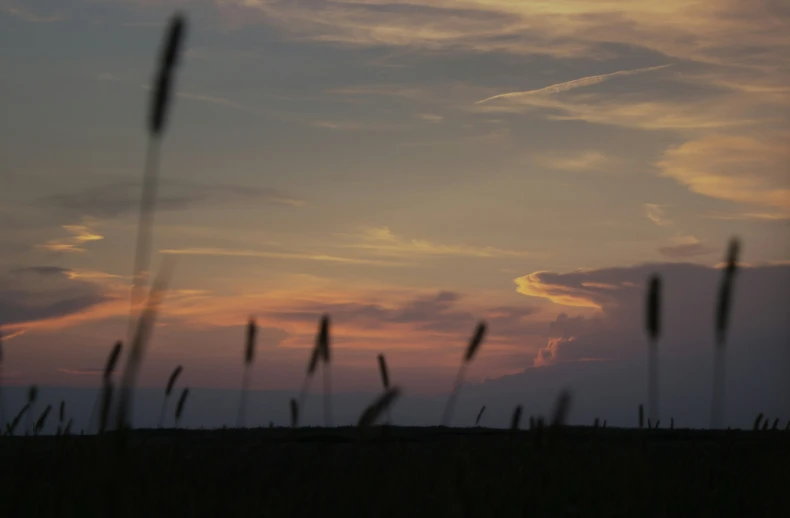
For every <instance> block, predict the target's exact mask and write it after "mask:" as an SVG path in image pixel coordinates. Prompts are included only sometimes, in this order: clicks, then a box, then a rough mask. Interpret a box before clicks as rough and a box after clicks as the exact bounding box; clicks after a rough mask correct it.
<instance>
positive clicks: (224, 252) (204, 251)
mask: <svg viewBox="0 0 790 518" xmlns="http://www.w3.org/2000/svg"><path fill="white" fill-rule="evenodd" d="M159 253H162V254H170V255H205V256H225V257H257V258H261V259H285V260H299V261H320V262H329V263H339V264H367V265H373V266H405V264H404V263H401V262H395V261H384V260H378V259H363V258H354V257H339V256H334V255H325V254H311V253H288V252H267V251H261V250H242V249H234V248H178V249H164V250H160V251H159Z"/></svg>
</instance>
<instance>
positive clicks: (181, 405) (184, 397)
mask: <svg viewBox="0 0 790 518" xmlns="http://www.w3.org/2000/svg"><path fill="white" fill-rule="evenodd" d="M187 397H189V389H188V388H185V389H184V390H182V391H181V397H179V398H178V404H177V405H176V422H178V421H180V420H181V414H182V413H183V412H184V405H185V404H186V402H187Z"/></svg>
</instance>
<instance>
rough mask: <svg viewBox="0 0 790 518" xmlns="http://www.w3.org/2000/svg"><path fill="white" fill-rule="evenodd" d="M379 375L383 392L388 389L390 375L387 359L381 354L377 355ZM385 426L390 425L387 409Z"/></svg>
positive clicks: (390, 416) (390, 418)
mask: <svg viewBox="0 0 790 518" xmlns="http://www.w3.org/2000/svg"><path fill="white" fill-rule="evenodd" d="M378 360H379V375H380V376H381V385H382V386H383V387H384V392H387V391H388V390H389V389H390V374H389V369H388V368H387V359H386V358H385V357H384V355H383V354H379V356H378ZM387 424H392V414H391V413H390V411H389V409H387Z"/></svg>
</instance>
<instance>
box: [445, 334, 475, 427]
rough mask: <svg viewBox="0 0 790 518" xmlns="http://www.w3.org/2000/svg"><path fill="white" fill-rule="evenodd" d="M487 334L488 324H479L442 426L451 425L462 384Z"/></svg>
mask: <svg viewBox="0 0 790 518" xmlns="http://www.w3.org/2000/svg"><path fill="white" fill-rule="evenodd" d="M485 333H486V324H485V322H480V323H479V324H477V328H476V329H475V334H474V335H472V339H471V340H470V341H469V345H468V346H467V348H466V352H464V357H463V359H462V360H461V366H460V367H459V368H458V374H457V375H456V378H455V383H454V384H453V390H452V392H450V397H449V398H448V399H447V405H446V406H445V407H444V414H443V415H442V426H449V424H450V419H452V416H453V410H454V409H455V402H456V399H457V398H458V392H459V391H460V389H461V384H463V382H464V378H465V377H466V369H467V368H468V366H469V364H470V363H471V362H472V360H473V359H474V357H475V354H476V353H477V350H478V349H480V344H482V343H483V337H484V336H485Z"/></svg>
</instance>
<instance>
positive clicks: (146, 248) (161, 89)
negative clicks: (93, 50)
mask: <svg viewBox="0 0 790 518" xmlns="http://www.w3.org/2000/svg"><path fill="white" fill-rule="evenodd" d="M185 32H186V20H185V18H184V17H183V16H181V15H180V14H176V15H174V16H173V17H172V18H171V20H170V26H169V28H168V30H167V34H166V36H165V40H164V44H163V46H162V50H161V54H160V57H159V66H158V70H157V75H156V79H155V81H154V85H153V89H152V92H151V105H150V109H149V113H148V117H149V118H148V150H147V152H146V165H145V171H144V173H143V186H142V193H141V196H140V213H139V222H138V226H137V245H136V248H135V257H134V272H133V274H132V293H131V302H130V315H129V339H130V340H131V337H132V334H133V332H134V325H135V321H136V318H135V312H136V309H137V307H138V305H139V304H140V303H141V302H142V293H143V291H142V290H143V289H144V288H145V285H146V283H147V279H148V268H149V262H150V247H151V232H152V229H153V222H154V214H155V211H156V192H157V188H158V184H159V152H160V147H161V141H162V137H163V135H164V131H165V126H166V123H167V114H168V112H169V109H170V104H171V97H172V90H173V78H174V76H175V69H176V66H177V65H178V60H179V56H180V54H181V48H182V46H183V40H184V35H185Z"/></svg>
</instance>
